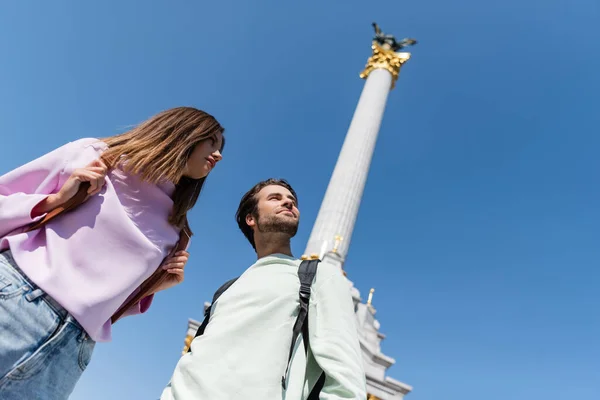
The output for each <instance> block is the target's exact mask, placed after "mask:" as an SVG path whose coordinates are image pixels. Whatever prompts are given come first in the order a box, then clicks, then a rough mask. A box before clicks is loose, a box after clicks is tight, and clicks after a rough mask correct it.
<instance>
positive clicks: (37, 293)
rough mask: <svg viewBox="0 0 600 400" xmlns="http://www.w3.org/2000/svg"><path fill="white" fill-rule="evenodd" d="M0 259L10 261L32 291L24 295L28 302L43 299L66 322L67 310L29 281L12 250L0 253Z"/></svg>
mask: <svg viewBox="0 0 600 400" xmlns="http://www.w3.org/2000/svg"><path fill="white" fill-rule="evenodd" d="M0 257H4V258H5V259H6V260H7V261H8V264H9V265H10V266H11V267H12V268H13V269H14V270H15V272H17V273H18V274H19V275H20V276H21V278H23V280H24V281H25V282H26V283H27V285H28V286H29V288H30V289H31V290H28V291H26V292H25V293H24V297H25V298H26V299H27V300H28V301H34V300H35V299H38V298H42V299H43V300H44V301H45V302H46V303H47V304H48V305H49V306H50V308H52V309H53V310H54V311H55V312H56V314H58V316H59V317H60V318H61V319H63V320H64V319H66V318H67V317H68V316H69V312H68V311H67V310H65V308H64V307H63V306H61V305H60V304H58V302H57V301H56V300H54V299H53V298H52V297H51V296H50V295H49V294H47V293H46V292H44V291H43V290H42V289H41V288H40V287H39V286H38V285H36V284H35V283H33V282H32V281H31V279H29V277H28V276H27V275H26V274H25V272H23V271H22V270H21V268H19V265H18V264H17V262H16V261H15V259H14V258H13V256H12V253H11V251H10V250H5V251H2V252H0ZM73 322H75V323H76V324H77V325H78V326H79V327H80V328H81V325H79V323H78V322H77V321H75V319H73ZM81 329H83V328H81Z"/></svg>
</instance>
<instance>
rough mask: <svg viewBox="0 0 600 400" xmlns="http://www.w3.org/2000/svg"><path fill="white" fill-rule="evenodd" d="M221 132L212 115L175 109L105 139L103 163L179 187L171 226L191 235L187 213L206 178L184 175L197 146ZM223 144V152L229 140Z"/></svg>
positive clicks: (190, 108) (192, 109) (175, 194)
mask: <svg viewBox="0 0 600 400" xmlns="http://www.w3.org/2000/svg"><path fill="white" fill-rule="evenodd" d="M219 132H220V133H221V134H222V133H223V132H224V129H223V127H221V125H220V124H219V122H218V121H217V120H216V119H215V118H214V117H213V116H212V115H210V114H208V113H206V112H204V111H201V110H198V109H195V108H192V107H177V108H172V109H170V110H166V111H163V112H161V113H159V114H157V115H155V116H153V117H151V118H149V119H148V120H146V121H144V122H142V123H141V124H139V125H138V126H136V127H135V128H133V129H131V130H129V131H127V132H125V133H123V134H120V135H115V136H111V137H108V138H105V139H102V141H103V142H105V143H106V144H107V145H108V149H107V150H106V151H105V152H104V153H103V154H102V159H103V160H104V162H105V163H106V164H107V166H108V167H109V168H114V167H116V166H117V164H119V168H122V169H123V170H124V171H125V172H127V173H131V174H136V175H138V176H140V178H141V179H143V180H144V181H146V182H149V183H154V184H157V183H160V182H162V181H171V182H173V183H175V191H174V193H173V210H172V212H171V215H170V216H169V222H170V223H171V224H172V225H174V226H176V227H178V228H181V229H186V230H187V231H188V233H189V234H190V235H191V234H192V232H191V229H190V226H189V223H188V220H187V212H188V211H189V210H190V209H191V208H192V207H194V205H195V204H196V201H197V200H198V196H199V195H200V191H201V190H202V186H203V185H204V181H205V180H206V178H201V179H191V178H188V177H185V176H183V172H184V170H185V167H186V164H187V161H188V158H189V157H190V155H191V154H192V151H193V150H194V148H195V147H196V145H197V144H198V143H200V142H202V141H203V140H206V139H210V138H212V137H214V136H216V135H217V134H218V133H219ZM222 143H223V144H222V145H221V151H222V150H223V146H224V144H225V138H223V142H222ZM122 159H124V160H126V162H125V163H121V162H120V160H122Z"/></svg>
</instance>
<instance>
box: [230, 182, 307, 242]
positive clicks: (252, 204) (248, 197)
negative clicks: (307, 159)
mask: <svg viewBox="0 0 600 400" xmlns="http://www.w3.org/2000/svg"><path fill="white" fill-rule="evenodd" d="M271 185H279V186H283V187H284V188H286V189H287V190H289V191H290V193H292V196H294V198H295V199H296V204H298V196H296V192H295V191H294V189H293V188H292V186H291V185H290V184H289V183H288V182H287V181H286V180H285V179H275V178H269V179H267V180H266V181H262V182H258V183H257V184H256V185H254V187H253V188H252V189H250V190H248V191H247V192H246V194H245V195H244V196H243V197H242V200H240V205H239V207H238V209H237V212H236V213H235V219H236V220H237V223H238V227H239V228H240V230H241V231H242V233H243V234H244V236H246V239H248V241H249V242H250V244H251V245H252V248H253V249H254V250H256V244H255V243H254V231H253V230H252V228H250V227H249V226H248V224H246V216H248V214H251V215H253V216H254V217H256V218H258V210H257V206H258V199H257V198H256V195H257V194H258V192H260V191H261V190H262V189H263V188H265V187H267V186H271Z"/></svg>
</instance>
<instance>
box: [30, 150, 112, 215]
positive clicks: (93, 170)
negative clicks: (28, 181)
mask: <svg viewBox="0 0 600 400" xmlns="http://www.w3.org/2000/svg"><path fill="white" fill-rule="evenodd" d="M107 172H108V168H107V167H106V165H105V164H104V163H103V162H102V161H101V160H99V159H98V160H95V161H92V162H91V163H89V164H88V165H87V166H85V167H84V168H78V169H76V170H75V171H73V173H72V174H71V176H70V177H69V179H67V181H66V182H65V184H64V185H63V186H62V187H61V188H60V191H59V192H58V193H54V194H51V195H49V196H48V197H46V199H44V200H43V201H42V202H40V203H39V204H38V205H37V206H35V208H34V209H33V211H32V213H31V215H32V216H33V217H36V216H38V215H42V214H46V213H48V212H50V211H52V210H54V209H55V208H56V207H58V206H61V205H63V204H65V203H66V202H67V201H68V200H69V199H70V198H72V197H73V196H75V194H77V191H78V190H79V185H81V183H82V182H89V183H90V188H89V189H88V192H87V193H88V195H87V197H86V200H87V199H88V198H89V197H90V196H93V195H95V194H97V193H99V192H100V191H101V190H102V188H103V187H104V184H105V182H106V174H107Z"/></svg>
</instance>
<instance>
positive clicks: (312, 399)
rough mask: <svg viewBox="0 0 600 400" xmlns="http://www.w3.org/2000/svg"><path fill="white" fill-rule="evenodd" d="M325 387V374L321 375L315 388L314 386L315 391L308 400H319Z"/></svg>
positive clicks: (313, 390) (311, 392) (312, 391)
mask: <svg viewBox="0 0 600 400" xmlns="http://www.w3.org/2000/svg"><path fill="white" fill-rule="evenodd" d="M323 386H325V372H323V373H321V376H320V377H319V380H318V381H317V383H315V386H313V389H312V390H311V391H310V394H309V395H308V397H307V398H306V400H319V397H320V395H321V389H323Z"/></svg>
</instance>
